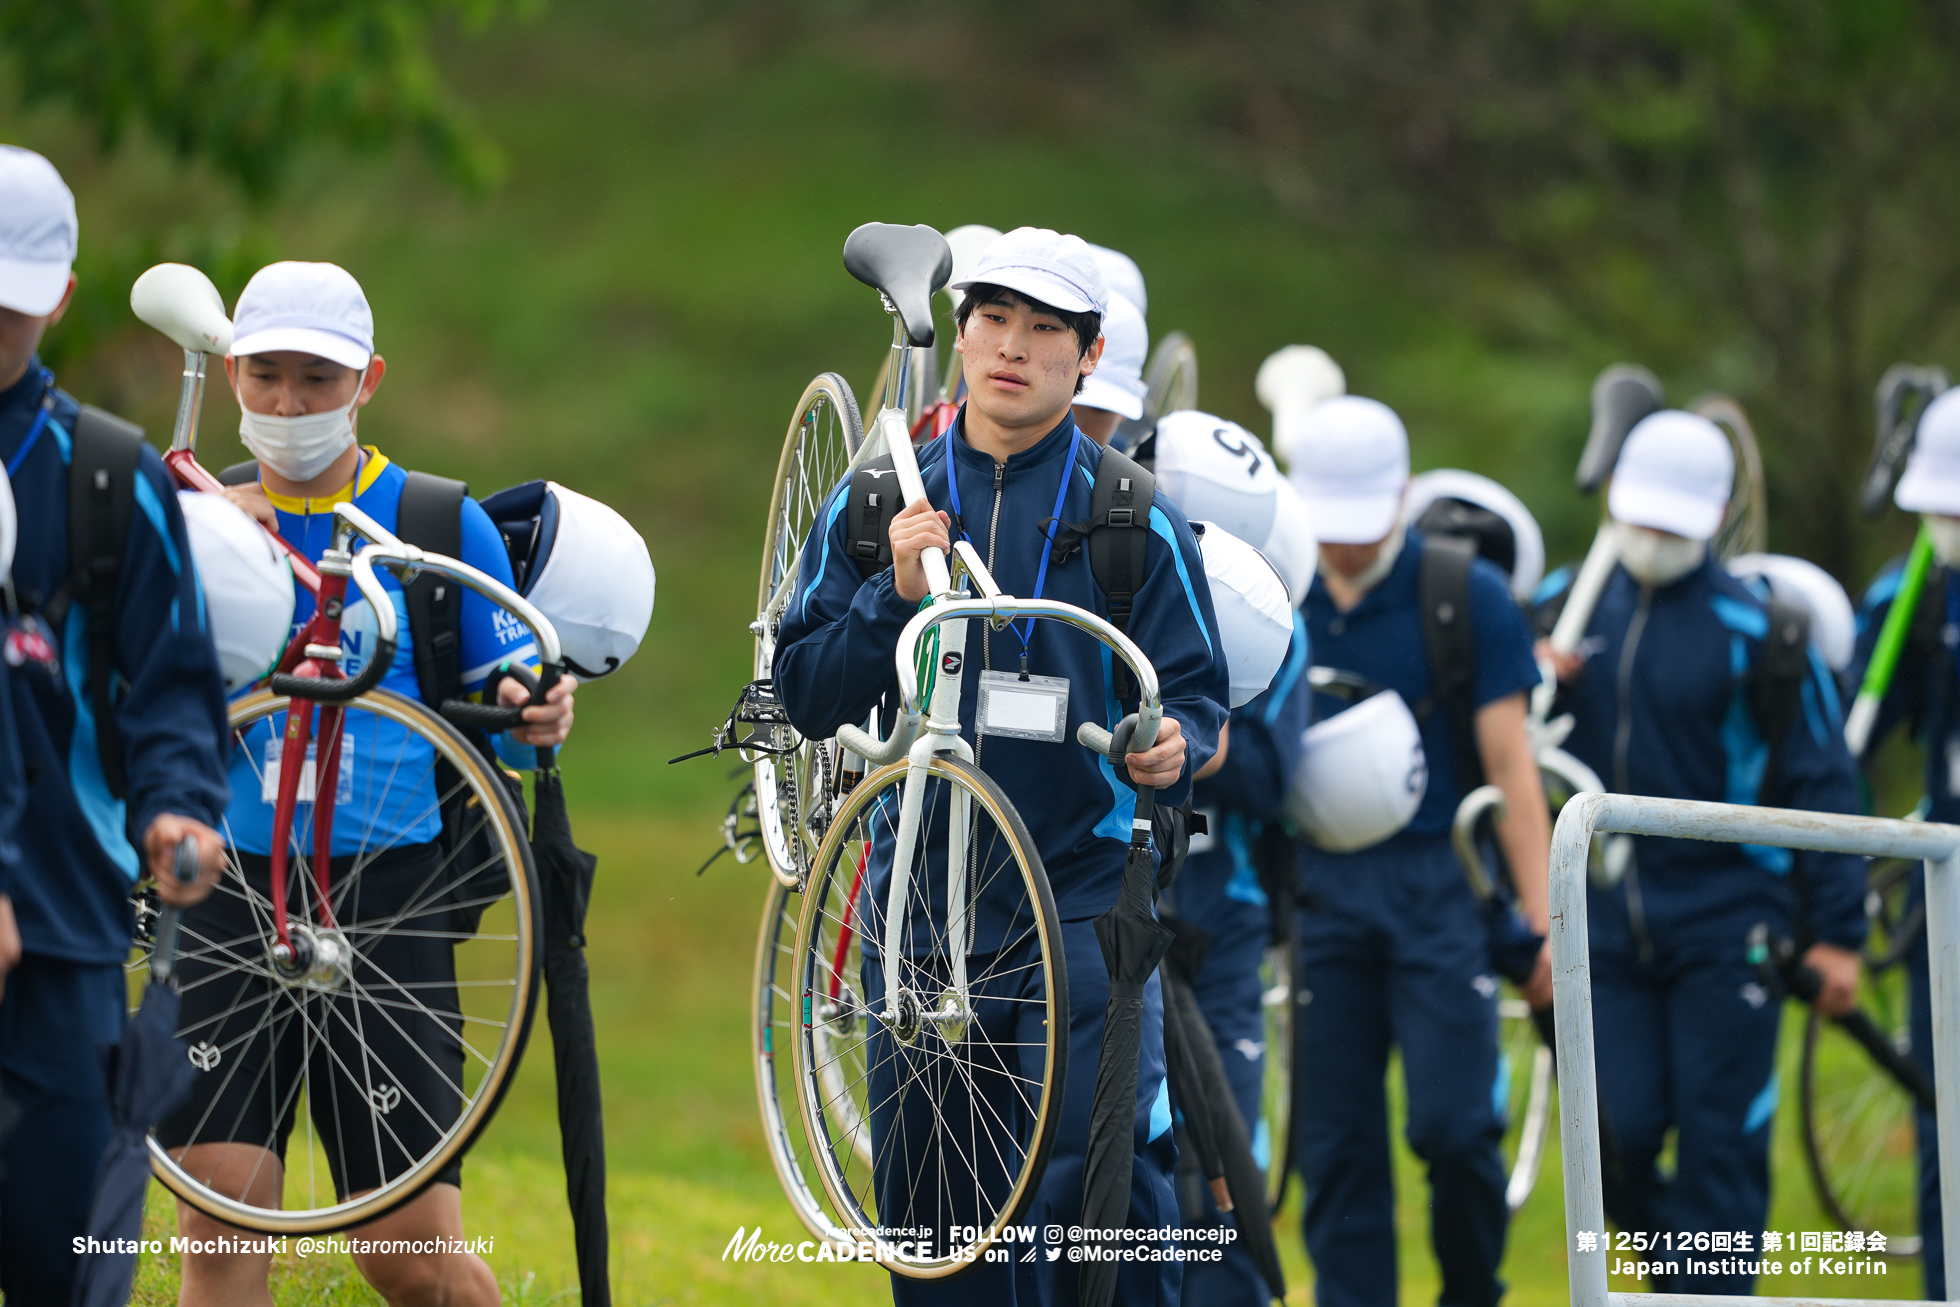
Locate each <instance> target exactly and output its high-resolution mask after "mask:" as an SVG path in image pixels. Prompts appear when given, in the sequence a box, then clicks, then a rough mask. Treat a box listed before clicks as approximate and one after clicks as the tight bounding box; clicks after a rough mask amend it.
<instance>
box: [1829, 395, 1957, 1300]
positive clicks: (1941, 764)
mask: <svg viewBox="0 0 1960 1307" xmlns="http://www.w3.org/2000/svg"><path fill="white" fill-rule="evenodd" d="M1893 501H1894V502H1895V503H1897V504H1898V506H1899V507H1900V508H1903V509H1905V510H1907V511H1908V512H1915V513H1919V514H1920V515H1921V516H1922V517H1923V519H1924V521H1925V524H1926V528H1927V530H1928V532H1929V533H1930V534H1931V535H1932V537H1933V556H1934V559H1935V561H1936V563H1937V565H1936V566H1934V567H1932V568H1930V569H1928V571H1927V575H1926V581H1925V586H1924V588H1923V589H1922V590H1921V591H1920V593H1919V595H1918V599H1917V606H1916V607H1915V609H1914V610H1913V621H1912V626H1911V628H1910V631H1911V634H1910V636H1909V637H1908V639H1907V640H1906V643H1905V647H1904V649H1903V650H1902V651H1901V653H1900V655H1899V662H1898V666H1897V667H1896V668H1895V669H1894V671H1893V673H1892V683H1891V684H1890V685H1889V686H1887V687H1886V690H1885V698H1884V700H1883V702H1882V703H1881V704H1880V707H1879V714H1878V719H1877V721H1876V722H1874V723H1873V727H1872V732H1871V737H1870V739H1869V740H1868V741H1867V743H1866V746H1865V757H1866V758H1870V757H1871V756H1872V755H1873V754H1874V753H1876V752H1877V750H1878V746H1879V745H1880V744H1881V743H1882V742H1883V741H1884V739H1885V737H1886V736H1888V735H1890V734H1891V733H1892V731H1894V730H1895V729H1897V728H1898V727H1899V726H1901V725H1905V726H1906V727H1908V729H1909V731H1910V733H1911V735H1912V737H1913V739H1914V740H1915V741H1917V742H1918V744H1919V748H1920V756H1921V764H1920V765H1921V776H1922V778H1923V780H1922V783H1923V784H1924V786H1925V798H1924V803H1925V804H1926V813H1925V815H1926V819H1927V820H1928V821H1943V822H1960V712H1957V711H1956V707H1960V661H1956V658H1955V650H1956V649H1960V390H1950V391H1948V392H1946V394H1944V395H1941V396H1940V397H1939V398H1938V399H1935V400H1934V401H1933V402H1932V403H1930V404H1929V405H1927V407H1926V412H1925V415H1924V416H1923V417H1921V418H1920V420H1919V431H1918V435H1917V437H1916V438H1915V440H1914V443H1913V450H1912V458H1911V460H1910V461H1909V462H1908V463H1907V464H1906V471H1905V474H1904V475H1903V476H1902V477H1900V479H1899V488H1898V490H1897V491H1895V492H1894V494H1893ZM1904 582H1905V566H1904V562H1903V560H1899V561H1895V562H1893V563H1892V564H1890V565H1889V566H1887V567H1886V569H1885V570H1884V571H1883V572H1881V573H1880V574H1879V576H1878V579H1877V580H1875V581H1873V582H1872V585H1871V589H1870V590H1869V591H1867V592H1866V594H1865V600H1864V604H1863V605H1862V606H1861V608H1860V609H1859V612H1858V645H1857V654H1856V656H1855V657H1854V658H1853V659H1852V663H1851V667H1850V670H1849V673H1848V677H1847V683H1848V684H1851V685H1858V684H1861V683H1862V682H1863V681H1864V676H1865V668H1866V667H1867V665H1869V664H1870V662H1871V659H1872V654H1873V652H1874V651H1875V650H1876V649H1877V647H1878V636H1879V632H1880V631H1882V630H1883V629H1884V627H1885V619H1886V618H1887V617H1888V616H1889V615H1890V614H1891V611H1892V605H1893V604H1894V603H1897V602H1898V601H1899V598H1900V596H1899V590H1900V587H1901V586H1902V585H1903V584H1904ZM1906 884H1907V892H1906V902H1905V907H1904V911H1905V913H1906V915H1907V916H1908V917H1910V916H1913V915H1916V914H1923V912H1924V905H1925V901H1926V881H1925V877H1924V876H1923V875H1922V874H1921V873H1920V871H1919V869H1918V868H1916V867H1915V868H1914V869H1913V871H1912V874H1911V875H1910V876H1909V877H1907V881H1906ZM1888 942H1890V941H1888ZM1906 971H1907V975H1908V976H1909V977H1910V978H1911V982H1912V991H1911V999H1910V1021H1911V1052H1912V1056H1913V1058H1914V1059H1915V1060H1916V1061H1917V1062H1918V1063H1919V1065H1920V1068H1921V1069H1922V1070H1924V1071H1925V1073H1926V1076H1927V1078H1928V1080H1931V1078H1932V1076H1933V1002H1932V993H1931V989H1932V960H1931V958H1930V956H1929V954H1928V953H1927V949H1926V931H1925V927H1924V926H1923V924H1922V925H1921V927H1920V928H1919V930H1918V931H1917V932H1916V934H1915V936H1914V938H1913V940H1912V943H1911V947H1910V948H1909V949H1908V950H1907V952H1906ZM1914 1124H1915V1127H1916V1129H1917V1133H1918V1154H1919V1158H1918V1163H1919V1165H1918V1170H1919V1234H1920V1264H1921V1268H1922V1270H1923V1273H1924V1276H1925V1290H1926V1292H1925V1296H1926V1297H1927V1298H1930V1299H1936V1300H1940V1301H1944V1300H1945V1298H1946V1240H1945V1235H1944V1232H1943V1231H1942V1230H1941V1228H1940V1157H1939V1134H1938V1131H1937V1130H1936V1129H1935V1128H1934V1123H1933V1114H1932V1113H1931V1112H1928V1111H1926V1110H1924V1109H1923V1108H1921V1109H1916V1110H1915V1112H1914Z"/></svg>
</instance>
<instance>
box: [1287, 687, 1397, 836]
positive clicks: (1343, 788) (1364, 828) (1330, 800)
mask: <svg viewBox="0 0 1960 1307" xmlns="http://www.w3.org/2000/svg"><path fill="white" fill-rule="evenodd" d="M1302 743H1303V746H1304V747H1303V749H1302V752H1301V756H1300V766H1299V769H1298V770H1297V771H1295V772H1294V774H1293V785H1292V788H1291V789H1290V790H1288V792H1287V796H1286V817H1287V820H1289V821H1290V822H1292V823H1293V825H1294V826H1295V827H1296V828H1297V829H1298V830H1299V832H1300V834H1301V835H1303V836H1304V837H1306V838H1307V839H1308V840H1310V841H1312V842H1313V843H1314V844H1316V845H1318V846H1319V847H1321V848H1323V849H1329V850H1331V851H1333V852H1335V853H1351V852H1353V851H1354V850H1356V849H1365V848H1368V847H1370V846H1371V845H1375V844H1380V843H1381V842H1382V841H1383V840H1385V839H1387V838H1388V837H1389V836H1391V835H1393V834H1395V833H1396V832H1397V831H1399V830H1401V829H1402V828H1403V827H1404V826H1407V825H1408V824H1409V822H1410V821H1411V820H1413V819H1414V818H1415V815H1416V809H1417V808H1419V807H1421V806H1422V796H1423V792H1424V791H1425V790H1426V789H1427V788H1428V786H1429V764H1428V761H1427V759H1426V758H1424V756H1423V752H1422V732H1421V731H1420V730H1418V729H1417V727H1416V718H1415V714H1414V713H1412V712H1410V711H1409V705H1408V704H1406V703H1404V702H1403V701H1402V696H1401V695H1399V694H1397V693H1396V692H1395V691H1393V690H1383V691H1382V692H1381V693H1379V694H1375V695H1371V696H1369V697H1368V698H1366V699H1363V700H1362V701H1361V702H1360V703H1357V704H1355V705H1354V706H1353V707H1352V708H1349V709H1347V710H1346V711H1345V712H1341V713H1338V714H1336V715H1335V716H1332V717H1329V718H1327V719H1326V720H1325V721H1319V722H1315V723H1314V724H1313V725H1312V726H1309V727H1308V728H1307V730H1306V734H1305V736H1304V737H1303V740H1302Z"/></svg>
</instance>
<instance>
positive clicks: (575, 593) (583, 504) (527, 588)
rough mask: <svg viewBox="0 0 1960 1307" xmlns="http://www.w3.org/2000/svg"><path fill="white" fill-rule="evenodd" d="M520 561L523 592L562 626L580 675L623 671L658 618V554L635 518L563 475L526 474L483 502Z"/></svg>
mask: <svg viewBox="0 0 1960 1307" xmlns="http://www.w3.org/2000/svg"><path fill="white" fill-rule="evenodd" d="M483 511H484V512H486V513H488V514H489V515H490V520H491V521H492V522H494V523H496V524H497V530H498V531H499V532H501V533H502V534H503V537H504V543H505V545H506V546H507V547H508V548H509V550H510V554H511V557H512V559H513V560H514V561H515V562H516V563H517V567H516V569H515V570H516V580H517V591H518V593H519V594H521V595H523V596H524V597H525V598H526V599H529V600H530V601H531V603H532V604H533V605H534V606H535V607H536V608H537V610H538V611H539V612H541V613H543V614H544V615H545V617H546V618H548V619H549V620H550V622H551V625H552V629H554V630H555V631H557V632H558V644H559V648H560V650H561V652H562V653H563V654H564V658H565V665H566V666H567V667H569V668H570V669H571V670H572V671H573V672H575V673H576V674H577V675H578V676H579V677H580V678H581V679H584V680H591V679H593V678H594V677H599V676H605V675H608V674H610V673H612V672H615V671H618V670H619V668H620V666H621V665H622V664H623V663H625V661H626V660H627V659H629V658H631V657H632V656H633V655H634V654H635V653H636V652H638V650H639V647H640V641H641V640H643V639H645V638H646V633H647V624H648V623H649V622H651V621H652V620H653V594H654V574H653V558H652V557H651V556H650V555H649V554H648V553H647V542H646V541H645V540H643V539H642V538H641V537H640V533H639V532H638V531H635V530H634V529H633V525H632V523H630V522H628V521H627V520H626V519H625V518H623V517H621V516H620V515H619V514H618V513H617V512H615V511H614V510H613V509H611V508H609V507H607V506H606V505H605V504H602V503H600V502H599V501H598V500H596V499H593V498H590V497H589V496H586V495H581V494H579V493H578V492H577V491H576V490H567V489H566V488H565V487H564V486H561V485H559V484H558V483H557V482H556V481H527V482H525V483H524V484H523V485H519V486H512V487H511V488H510V489H508V490H500V491H498V492H497V493H496V494H494V495H492V496H490V497H489V498H488V499H486V500H484V501H483Z"/></svg>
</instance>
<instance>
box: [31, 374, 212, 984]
mask: <svg viewBox="0 0 1960 1307" xmlns="http://www.w3.org/2000/svg"><path fill="white" fill-rule="evenodd" d="M46 377H47V374H46V373H45V372H43V370H42V368H41V364H40V360H39V359H35V360H33V361H31V362H30V363H29V364H28V368H27V374H26V376H24V377H22V378H21V380H20V381H19V382H17V383H15V384H14V385H13V386H11V387H10V388H8V389H7V390H5V391H0V460H4V461H5V463H6V464H7V465H9V466H10V467H12V479H13V491H14V501H15V503H16V504H17V505H19V511H20V543H19V546H18V547H17V549H16V552H15V554H14V589H15V594H16V596H17V597H18V600H19V603H20V605H21V608H22V611H23V612H24V613H26V614H30V615H31V614H33V613H35V612H37V611H38V610H40V609H42V608H44V607H45V606H46V605H48V604H49V603H51V602H53V601H54V600H55V599H56V598H57V596H58V595H60V594H61V593H62V592H63V591H64V589H65V587H66V586H67V584H68V571H69V564H68V462H69V457H70V453H71V448H72V445H71V440H70V433H71V432H72V431H73V430H74V428H75V419H76V416H77V414H78V412H79V411H80V406H79V405H78V404H76V402H75V401H74V400H73V399H72V398H70V397H69V396H68V395H66V394H64V393H62V392H61V391H59V390H57V391H55V392H54V397H55V404H54V411H53V414H52V421H50V422H48V423H46V424H45V425H44V426H43V429H42V430H41V432H40V434H39V435H38V436H37V437H36V438H35V440H34V444H33V446H32V448H30V449H28V450H27V453H26V456H25V457H24V458H20V454H21V449H22V447H23V445H24V444H25V441H26V437H27V435H28V431H29V428H30V427H31V426H32V424H33V422H34V418H35V415H36V413H37V412H38V411H39V409H40V407H41V400H42V396H43V395H44V394H45V393H46V390H45V387H46V386H47V385H49V384H51V381H44V378H46ZM16 458H20V462H19V464H18V466H14V463H15V460H16ZM48 634H49V635H50V636H51V637H52V640H51V643H52V645H53V650H54V659H53V660H52V661H51V662H42V661H39V660H36V659H31V658H30V659H27V660H24V661H23V662H22V663H21V665H20V666H10V667H9V668H8V669H7V671H8V678H7V679H8V685H9V688H10V690H11V692H12V700H13V702H12V707H13V713H14V725H15V729H16V731H17V732H18V735H19V739H20V752H21V759H22V763H23V766H24V768H25V771H26V774H27V780H28V786H29V788H28V798H27V812H26V814H25V816H24V817H23V818H22V820H21V823H20V829H19V833H18V844H19V846H20V852H21V867H20V869H19V871H18V872H17V873H16V875H15V876H14V879H13V884H12V887H11V889H10V891H9V892H10V893H11V895H12V897H13V902H14V912H15V915H16V917H17V918H18V921H19V924H20V934H21V943H22V946H23V947H24V948H25V950H26V951H27V952H29V953H37V954H42V955H45V956H48V957H55V958H63V959H67V960H69V961H72V962H85V963H105V962H108V963H117V962H121V961H123V960H124V959H125V958H126V957H127V956H128V954H129V942H130V934H131V931H132V928H133V926H134V921H133V919H132V917H131V913H130V907H129V890H130V886H131V885H132V884H133V883H134V882H135V880H136V879H137V875H138V872H139V870H140V862H139V859H138V857H137V852H136V848H135V847H134V844H133V843H132V841H134V840H137V839H140V838H141V837H142V834H143V832H144V831H145V830H147V829H148V828H149V825H150V822H151V821H152V820H154V819H155V818H156V817H157V816H158V815H159V814H161V813H165V812H174V813H176V814H178V815H180V816H184V817H192V818H195V819H196V820H198V821H201V822H203V823H205V824H206V825H208V826H211V827H212V828H214V829H216V828H217V827H218V825H219V822H220V820H221V819H222V818H223V816H224V811H225V800H226V797H227V794H228V787H227V785H226V782H225V768H224V749H225V739H226V717H225V689H224V680H223V677H222V676H221V675H220V673H219V671H218V655H217V651H216V650H215V649H214V648H213V647H212V644H211V635H210V632H209V631H208V630H207V629H206V626H205V615H204V596H203V592H202V590H201V589H200V587H199V584H198V580H197V572H196V569H195V568H194V567H193V566H192V564H191V556H190V542H189V540H188V538H187V537H186V536H185V533H184V517H183V514H182V512H181V511H179V509H178V507H177V492H176V489H175V487H174V486H173V485H172V484H171V480H170V474H169V473H168V472H166V471H165V470H164V466H163V460H162V459H161V458H159V457H158V456H157V453H156V451H155V450H153V449H149V448H145V449H144V451H143V453H142V457H141V459H140V461H139V462H138V464H137V476H136V486H135V506H134V508H133V509H132V510H131V513H130V522H129V545H128V550H127V552H126V553H125V554H124V556H123V570H122V578H121V583H120V585H119V586H118V588H117V595H116V641H115V658H114V668H115V671H116V673H117V675H118V677H119V678H120V682H121V685H120V687H119V698H118V699H117V706H116V726H117V729H118V730H119V731H120V732H121V735H122V742H123V770H124V774H125V775H126V776H127V778H128V782H129V797H128V801H127V804H126V805H125V804H123V803H118V802H116V801H115V800H113V799H112V798H111V797H110V796H109V789H108V786H107V785H106V784H105V783H104V781H103V779H102V764H101V762H100V760H99V759H98V758H97V756H96V742H95V721H94V716H93V714H92V712H91V703H90V696H89V691H88V688H87V686H86V681H87V677H88V614H87V612H86V611H85V608H84V606H83V605H81V604H71V605H68V607H67V612H66V613H65V614H63V615H62V621H61V624H60V626H59V628H58V629H54V630H51V631H49V632H48Z"/></svg>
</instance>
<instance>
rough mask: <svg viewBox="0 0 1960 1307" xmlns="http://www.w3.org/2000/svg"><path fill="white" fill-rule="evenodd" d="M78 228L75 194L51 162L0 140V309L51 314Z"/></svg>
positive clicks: (70, 262) (72, 255)
mask: <svg viewBox="0 0 1960 1307" xmlns="http://www.w3.org/2000/svg"><path fill="white" fill-rule="evenodd" d="M79 233H80V224H79V223H77V221H76V219H75V196H74V194H73V193H72V192H71V191H69V189H68V184H67V183H66V182H64V181H62V180H61V174H60V173H59V172H56V171H55V166H54V165H53V164H51V163H49V162H48V161H47V160H46V159H44V158H42V157H41V156H40V155H38V154H36V153H34V151H32V150H23V149H21V148H20V147H19V146H17V145H0V308H7V309H12V310H13V311H14V312H16V313H25V314H26V315H27V316H28V317H30V318H40V317H45V316H47V315H48V314H50V313H53V312H54V311H55V309H56V307H57V306H59V305H60V303H61V297H62V296H64V295H66V294H67V293H68V274H69V272H70V271H71V270H72V269H73V268H74V266H75V249H76V245H77V242H78V239H79Z"/></svg>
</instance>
